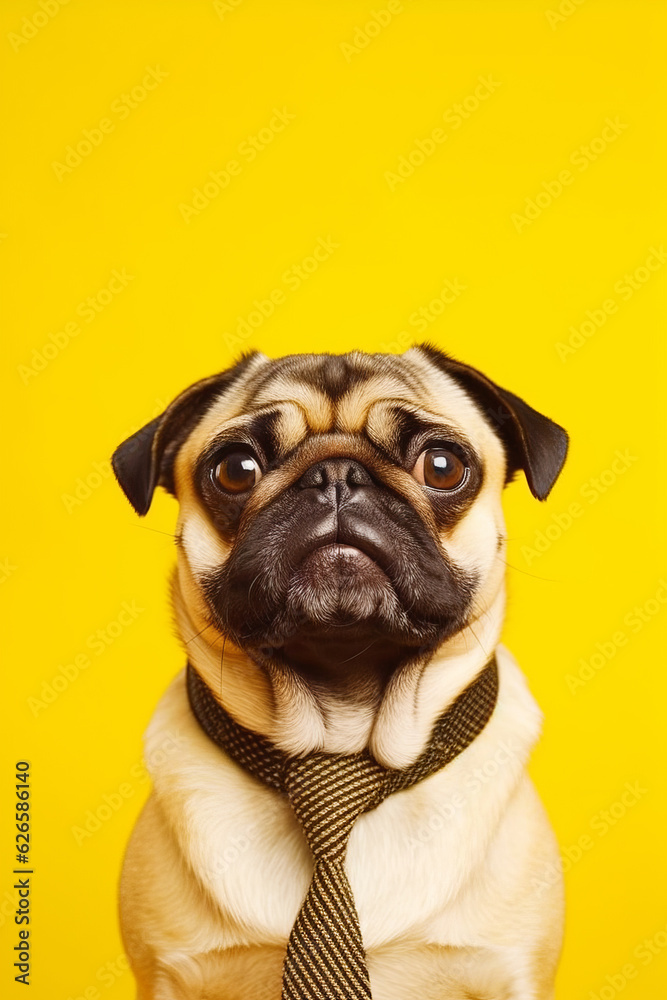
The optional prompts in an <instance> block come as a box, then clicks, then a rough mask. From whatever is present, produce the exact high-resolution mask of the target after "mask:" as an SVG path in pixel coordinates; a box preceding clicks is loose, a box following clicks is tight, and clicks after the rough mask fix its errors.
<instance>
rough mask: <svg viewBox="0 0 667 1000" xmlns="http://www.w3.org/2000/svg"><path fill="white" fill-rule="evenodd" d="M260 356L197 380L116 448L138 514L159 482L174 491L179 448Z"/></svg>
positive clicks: (118, 468) (121, 477)
mask: <svg viewBox="0 0 667 1000" xmlns="http://www.w3.org/2000/svg"><path fill="white" fill-rule="evenodd" d="M260 356H261V355H260V354H259V352H258V351H252V352H250V353H249V354H244V355H243V356H242V357H241V359H240V360H239V361H237V363H236V364H235V365H234V366H233V367H232V368H228V369H227V370H226V371H223V372H220V373H219V374H218V375H211V376H210V378H204V379H201V380H200V381H199V382H195V383H194V385H191V386H190V387H189V388H188V389H185V391H184V392H182V393H181V394H180V396H177V397H176V399H175V400H174V401H173V403H170V404H169V406H168V407H167V409H166V410H165V411H164V413H161V414H160V416H159V417H155V419H154V420H151V422H150V423H148V424H146V425H145V427H142V428H141V430H138V431H136V433H134V434H132V436H131V437H129V438H128V439H127V440H126V441H123V443H122V444H121V445H119V446H118V448H116V450H115V452H114V453H113V456H112V458H111V465H112V466H113V471H114V472H115V474H116V479H117V480H118V482H119V483H120V486H121V489H122V490H123V493H124V494H125V496H126V497H127V499H128V500H129V501H130V503H131V504H132V506H133V507H134V509H135V510H136V512H137V514H140V515H141V516H142V517H143V516H144V514H147V513H148V510H149V508H150V505H151V501H152V499H153V493H154V492H155V488H156V486H164V488H165V489H166V490H167V491H168V492H169V493H172V494H173V493H174V481H173V466H174V460H175V458H176V454H177V452H178V449H179V448H180V446H181V445H182V444H183V443H184V442H185V439H186V438H187V437H188V436H189V434H190V432H191V431H192V430H193V429H194V427H195V425H196V424H197V423H199V421H200V420H201V418H202V417H203V416H204V414H205V413H206V411H207V409H208V408H209V406H210V405H211V403H213V401H214V400H215V399H217V398H218V396H220V394H221V393H222V392H224V391H225V389H228V388H229V387H230V386H231V385H232V384H233V383H234V382H236V381H237V380H238V379H239V378H240V377H241V376H242V375H243V374H244V373H245V372H246V371H247V369H248V368H249V367H251V366H252V363H253V361H255V360H256V359H257V358H259V357H260Z"/></svg>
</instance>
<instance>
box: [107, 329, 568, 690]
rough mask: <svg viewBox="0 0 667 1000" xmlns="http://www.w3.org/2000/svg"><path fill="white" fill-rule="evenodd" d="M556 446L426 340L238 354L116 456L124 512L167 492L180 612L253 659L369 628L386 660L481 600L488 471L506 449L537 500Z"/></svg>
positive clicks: (545, 429) (495, 498) (406, 655)
mask: <svg viewBox="0 0 667 1000" xmlns="http://www.w3.org/2000/svg"><path fill="white" fill-rule="evenodd" d="M566 450H567V437H566V435H565V432H564V431H563V430H562V429H561V428H560V427H558V425H556V424H554V423H552V422H551V421H550V420H548V419H547V418H546V417H543V416H541V415H540V414H538V413H536V411H534V410H532V409H531V408H530V407H529V406H527V405H526V404H525V403H523V402H522V401H521V400H520V399H518V398H517V397H516V396H513V395H512V394H511V393H508V392H507V391H505V390H503V389H500V388H499V387H498V386H496V385H495V384H494V383H492V382H491V381H490V380H488V379H487V378H486V377H485V376H483V375H482V374H481V373H480V372H478V371H476V370H475V369H472V368H470V367H468V366H466V365H462V364H460V363H458V362H456V361H454V360H453V359H450V358H448V357H447V356H446V355H444V354H441V353H440V352H438V351H436V350H435V349H432V348H429V347H419V348H413V349H411V350H410V351H408V352H406V353H405V354H403V355H398V356H394V355H380V354H374V355H369V354H362V353H359V352H355V353H353V354H347V355H340V356H335V355H293V356H290V357H285V358H280V359H278V360H275V361H272V360H269V359H268V358H266V357H264V356H263V355H260V354H251V355H249V356H247V357H245V358H243V359H242V360H241V361H240V362H239V363H238V364H236V365H235V366H234V367H233V368H231V369H230V370H228V371H226V372H223V373H221V374H220V375H217V376H213V377H212V378H209V379H205V380H203V381H202V382H198V383H196V384H195V385H194V386H192V387H191V388H189V389H187V390H186V391H185V392H184V393H182V394H181V396H179V397H178V398H177V399H176V400H175V401H174V402H173V403H172V404H171V406H170V407H169V408H168V409H167V410H166V411H165V413H164V414H162V416H161V417H158V418H156V420H154V421H152V422H151V424H149V425H147V427H145V428H144V429H143V430H142V431H139V432H138V433H137V434H135V435H134V436H133V437H132V438H130V439H129V440H128V441H126V442H125V443H124V444H123V445H121V446H120V448H119V449H118V450H117V452H116V454H115V455H114V469H115V471H116V475H117V476H118V479H119V482H120V484H121V486H122V488H123V490H124V491H125V493H126V495H127V496H128V498H129V500H130V502H131V503H132V504H133V506H134V507H135V509H136V510H137V511H138V513H140V514H145V513H146V512H147V510H148V508H149V506H150V502H151V497H152V494H153V491H154V489H155V486H156V485H158V484H159V485H163V486H165V487H166V488H167V489H168V490H169V491H170V492H172V493H174V494H175V496H176V497H177V498H178V500H179V503H180V514H179V525H178V534H177V537H178V540H179V559H180V569H179V580H180V587H181V591H182V592H183V595H184V599H185V601H186V603H187V604H188V606H189V608H190V610H191V611H192V617H193V620H194V621H196V622H197V623H200V622H203V623H205V624H206V625H207V626H208V627H209V628H213V629H214V630H215V631H217V632H218V633H219V634H220V635H221V636H224V637H227V638H229V639H230V640H231V641H232V642H233V643H235V644H236V645H237V646H239V647H241V648H242V649H243V650H245V651H246V652H247V653H249V655H250V656H251V657H252V658H253V659H254V660H255V661H256V662H258V663H264V662H267V661H271V662H273V663H276V662H277V663H283V664H286V665H288V666H290V667H292V668H295V669H305V670H310V669H313V667H315V668H316V667H317V663H318V662H319V661H320V660H322V661H324V660H327V659H331V657H332V656H333V658H334V659H338V660H341V661H342V662H345V661H346V660H347V659H350V658H353V657H355V656H361V655H362V654H363V653H364V651H365V649H367V648H370V647H372V648H373V651H374V655H376V656H377V657H378V658H379V659H380V660H381V661H382V663H383V664H384V665H385V668H386V669H387V670H389V671H391V670H393V669H395V667H396V666H397V665H399V664H400V663H402V662H405V661H407V660H409V659H410V658H412V657H414V656H415V655H416V653H423V652H424V651H429V650H433V649H435V648H437V647H438V646H439V645H440V644H441V643H442V642H443V641H444V640H446V639H448V638H449V637H451V636H452V635H453V634H454V633H456V632H459V631H461V630H462V629H463V628H464V627H465V626H466V625H467V624H469V623H470V622H471V621H474V620H475V619H476V618H478V617H479V616H480V615H481V614H483V613H484V611H485V610H486V609H487V607H488V606H489V604H490V602H491V601H492V600H493V598H494V595H495V594H496V593H497V592H498V588H499V587H500V586H501V581H502V576H503V570H504V562H503V560H502V558H501V557H502V552H503V548H504V529H503V518H502V511H501V504H500V498H501V493H502V490H503V487H504V485H505V484H506V482H508V481H509V479H510V478H511V477H512V475H513V474H514V473H515V472H516V471H517V470H518V469H521V468H522V469H524V470H525V472H526V477H527V479H528V482H529V485H530V487H531V490H532V492H533V493H534V495H535V496H537V497H539V498H540V499H543V498H544V497H545V496H546V495H547V493H548V492H549V490H550V489H551V486H552V485H553V483H554V481H555V479H556V477H557V476H558V473H559V472H560V469H561V467H562V465H563V462H564V460H565V453H566ZM346 652H349V653H350V656H349V657H346V656H345V653H346Z"/></svg>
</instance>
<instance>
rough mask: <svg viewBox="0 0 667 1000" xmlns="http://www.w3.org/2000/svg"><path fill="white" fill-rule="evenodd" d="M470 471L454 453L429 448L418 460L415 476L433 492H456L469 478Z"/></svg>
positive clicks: (442, 449) (414, 470)
mask: <svg viewBox="0 0 667 1000" xmlns="http://www.w3.org/2000/svg"><path fill="white" fill-rule="evenodd" d="M468 473H469V469H468V467H467V466H466V465H465V464H464V463H463V461H462V460H461V459H460V458H459V456H458V455H456V454H455V453H454V452H453V451H449V450H448V449H447V448H428V449H427V450H426V451H423V452H422V453H421V455H420V456H419V458H418V459H417V464H416V465H415V467H414V469H413V472H412V474H413V476H414V477H415V479H416V480H417V482H418V483H421V484H422V486H429V487H430V488H431V489H432V490H455V489H457V488H458V487H459V486H462V485H463V483H464V482H465V481H466V480H467V478H468Z"/></svg>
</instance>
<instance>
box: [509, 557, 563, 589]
mask: <svg viewBox="0 0 667 1000" xmlns="http://www.w3.org/2000/svg"><path fill="white" fill-rule="evenodd" d="M496 559H500V561H501V563H503V564H504V565H505V566H507V568H508V569H511V570H514V572H515V573H523V575H524V576H529V577H530V578H531V579H532V580H544V582H545V583H559V582H560V581H559V580H554V578H553V577H552V576H538V575H537V574H536V573H529V572H528V570H525V569H520V568H519V567H518V566H513V565H512V563H508V562H507V560H506V559H501V558H500V556H498V555H497V556H496Z"/></svg>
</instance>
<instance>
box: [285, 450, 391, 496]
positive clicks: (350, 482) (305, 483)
mask: <svg viewBox="0 0 667 1000" xmlns="http://www.w3.org/2000/svg"><path fill="white" fill-rule="evenodd" d="M372 482H373V480H372V478H371V476H370V475H369V473H368V472H367V471H366V469H365V468H364V466H363V465H362V464H361V462H355V461H354V459H352V458H327V459H325V460H324V461H323V462H317V463H316V464H315V465H311V467H310V468H309V469H308V471H307V472H304V474H303V475H302V477H301V479H299V481H298V483H297V485H298V486H299V488H300V489H302V490H312V489H315V490H321V491H322V492H325V491H326V490H335V492H336V493H337V494H339V495H340V489H339V487H343V486H344V487H347V489H348V490H350V491H353V490H354V489H355V488H357V487H359V486H370V485H371V484H372Z"/></svg>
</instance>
